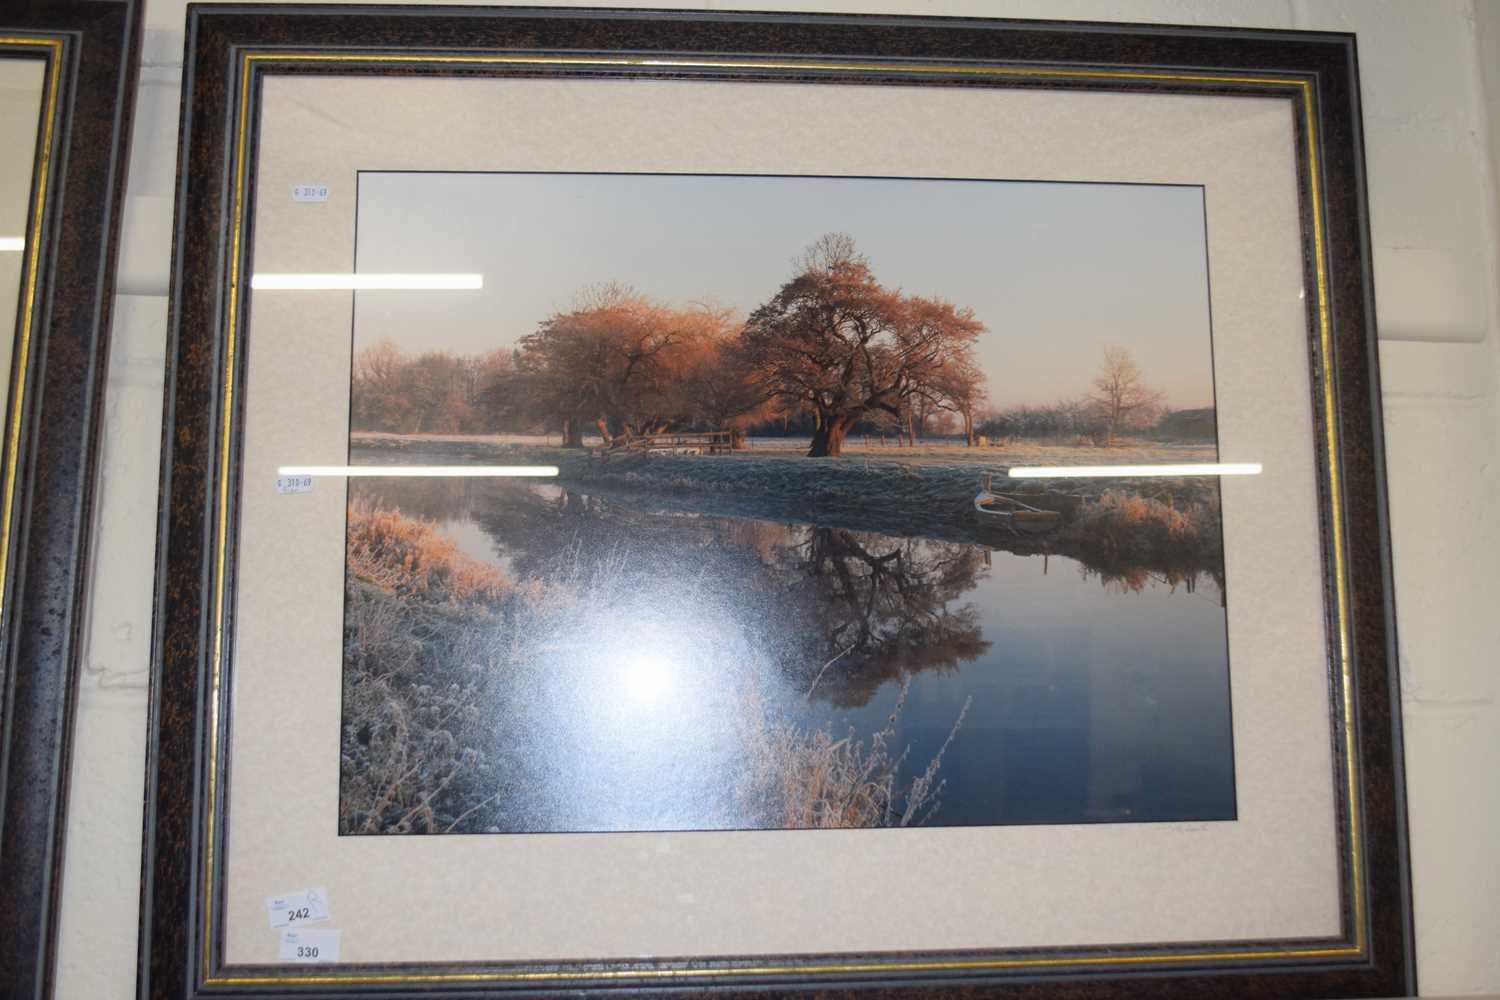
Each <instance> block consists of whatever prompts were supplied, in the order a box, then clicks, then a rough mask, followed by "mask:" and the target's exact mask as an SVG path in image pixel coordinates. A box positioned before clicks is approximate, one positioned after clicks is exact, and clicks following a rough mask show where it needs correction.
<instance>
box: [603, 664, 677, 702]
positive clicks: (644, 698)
mask: <svg viewBox="0 0 1500 1000" xmlns="http://www.w3.org/2000/svg"><path fill="white" fill-rule="evenodd" d="M617 682H618V684H619V687H620V690H621V692H622V693H623V694H624V695H625V697H626V698H628V699H629V700H630V702H631V703H632V704H634V705H637V706H641V707H644V708H654V707H655V706H656V704H657V703H658V702H660V701H662V700H664V699H666V698H668V697H670V696H671V694H672V689H673V687H674V686H675V685H674V683H673V670H672V666H671V664H669V663H668V662H667V661H666V660H664V659H662V658H660V657H658V656H651V655H649V654H646V655H642V654H637V655H634V656H631V657H628V658H627V659H626V660H625V662H624V663H622V664H621V665H620V673H619V676H618V679H617Z"/></svg>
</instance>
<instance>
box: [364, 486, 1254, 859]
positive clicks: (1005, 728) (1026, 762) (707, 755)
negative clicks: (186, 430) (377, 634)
mask: <svg viewBox="0 0 1500 1000" xmlns="http://www.w3.org/2000/svg"><path fill="white" fill-rule="evenodd" d="M350 488H351V496H354V497H366V498H371V499H376V500H378V501H379V502H380V504H381V505H382V506H396V507H399V508H400V509H401V510H402V511H403V512H404V513H406V514H408V515H419V516H423V517H427V518H430V519H432V520H434V521H436V522H437V523H438V524H439V525H440V526H441V529H442V531H443V533H444V534H445V535H446V536H447V537H449V538H450V539H452V540H453V541H454V542H455V543H456V544H457V545H458V547H459V548H460V549H461V550H462V551H463V552H465V553H466V554H468V555H470V556H473V557H474V558H477V559H482V560H484V561H486V562H488V563H490V564H492V565H497V566H500V567H502V568H503V569H504V570H505V572H506V573H507V574H508V575H509V576H510V577H511V578H512V579H514V580H531V579H536V580H540V581H542V582H543V583H544V584H545V586H546V587H547V588H550V589H549V590H548V591H547V593H548V594H549V595H551V596H550V597H549V598H548V599H544V600H540V601H538V602H536V603H535V605H534V606H528V607H527V609H526V610H525V611H524V612H520V611H518V612H514V613H511V614H510V616H509V617H508V618H506V620H505V621H504V622H502V623H500V624H497V625H496V630H497V640H499V641H504V642H507V643H511V644H512V645H511V647H509V648H511V649H512V654H511V659H510V661H509V665H508V666H507V668H506V669H505V671H504V675H505V676H504V677H503V678H497V679H495V680H494V681H493V682H492V683H490V684H489V685H488V686H487V687H486V688H485V694H484V700H483V704H482V706H481V711H482V712H483V713H484V714H485V718H486V722H487V724H489V725H492V727H493V733H494V739H493V745H492V746H489V747H486V748H484V749H483V750H482V752H483V753H484V754H486V755H487V756H488V757H489V759H490V761H491V762H492V763H493V765H494V772H495V773H496V775H498V777H497V779H496V780H497V781H498V782H499V786H500V787H499V791H498V793H497V795H496V803H495V805H494V806H493V808H492V809H491V814H490V815H488V816H487V817H486V818H485V819H484V822H483V823H482V824H481V825H480V826H479V827H478V828H479V829H487V830H498V831H502V832H511V831H600V830H664V829H735V828H745V827H766V826H779V825H784V823H783V822H782V821H779V820H778V816H781V815H784V811H778V810H782V807H781V806H779V805H778V806H775V807H770V806H767V802H769V801H771V800H772V799H775V800H776V801H777V802H780V801H781V799H779V798H777V796H778V795H780V794H781V793H780V792H779V791H777V789H776V788H775V787H774V786H775V784H776V782H778V781H782V780H785V779H784V774H783V771H784V769H785V767H786V761H787V760H788V759H790V758H789V757H788V756H787V754H788V751H787V749H786V748H787V747H788V746H791V745H794V744H795V745H797V746H802V745H804V744H799V743H796V740H797V739H801V740H804V741H806V740H808V739H811V738H812V734H815V733H817V731H818V730H820V729H822V730H826V733H827V736H826V739H825V740H824V742H823V744H822V745H823V746H824V747H829V746H831V747H832V750H831V752H833V753H835V754H837V753H838V752H840V751H841V750H845V749H847V748H848V745H846V744H840V742H839V741H841V740H845V739H847V740H849V744H857V745H858V746H859V747H860V748H861V752H868V751H870V750H871V749H872V741H874V740H876V738H877V734H878V733H880V732H881V731H882V730H885V731H886V736H885V737H884V740H885V742H886V744H887V745H886V751H887V752H888V757H889V763H890V765H891V770H892V774H893V788H894V790H895V792H896V797H899V796H900V795H901V794H903V790H904V789H909V788H910V786H911V785H912V783H913V782H914V781H917V780H918V779H919V778H920V777H921V776H922V775H923V773H924V771H928V769H929V767H930V765H932V762H933V760H934V758H935V757H937V756H938V754H939V753H940V751H941V759H940V762H939V766H937V767H936V768H935V769H933V770H932V772H931V773H932V774H935V775H936V778H937V780H939V781H941V788H940V789H937V790H936V791H935V793H934V795H933V796H932V805H933V806H935V808H933V809H932V810H931V812H930V815H927V816H926V823H927V825H936V826H944V825H988V824H1014V823H1082V822H1100V821H1113V822H1122V821H1141V820H1216V819H1232V818H1234V815H1235V797H1234V778H1233V754H1232V744H1231V736H1230V717H1229V689H1228V653H1227V645H1226V637H1225V618H1224V610H1223V607H1222V598H1221V592H1220V589H1219V587H1218V585H1217V584H1216V583H1215V582H1214V581H1213V580H1211V579H1209V578H1207V577H1206V576H1205V577H1203V578H1200V579H1197V580H1193V579H1191V578H1189V579H1182V578H1175V577H1174V578H1169V577H1168V576H1167V575H1166V574H1156V573H1151V572H1150V571H1147V570H1141V569H1138V568H1137V570H1136V571H1134V572H1122V573H1120V574H1117V575H1115V576H1113V577H1110V578H1105V577H1101V576H1100V575H1099V574H1097V573H1094V572H1092V571H1089V570H1086V569H1084V567H1083V566H1081V565H1080V564H1079V563H1077V562H1075V561H1074V560H1071V559H1066V558H1062V557H1059V556H1055V555H1054V556H1050V557H1043V556H1041V555H1017V554H1012V553H1009V552H1005V551H1000V550H996V549H993V548H991V547H990V546H988V545H979V544H963V543H958V542H953V541H936V540H929V539H910V538H896V537H892V536H888V535H879V534H874V533H869V532H857V531H848V530H844V529H838V528H828V527H813V526H809V525H802V524H785V523H780V522H773V521H759V520H755V519H751V518H738V517H718V516H705V515H695V514H684V513H680V512H678V513H665V512H660V511H653V510H650V509H643V506H645V505H643V504H641V503H639V502H632V501H631V499H629V498H621V497H609V498H605V497H598V496H589V495H585V494H582V493H578V492H574V491H569V490H566V489H563V488H561V487H558V486H555V485H527V484H520V483H507V482H453V481H447V482H442V481H436V482H425V483H424V482H422V481H411V480H408V481H394V480H366V481H362V482H358V483H352V484H351V487H350ZM903 690H904V691H905V695H904V701H902V698H903ZM898 702H901V704H900V707H899V711H896V709H897V706H898ZM966 704H967V706H968V708H967V711H965V706H966ZM893 713H894V715H893ZM961 716H962V724H961V725H959V726H957V728H956V729H955V725H956V723H957V722H958V720H959V719H960V717H961ZM789 734H799V735H797V736H796V737H795V738H794V737H793V736H792V735H789ZM950 737H951V740H950ZM778 741H779V742H778ZM945 742H946V743H947V747H946V749H944V746H945ZM806 745H810V744H806ZM768 761H774V762H776V763H775V766H774V767H772V766H771V765H769V764H768V763H767V762H768ZM776 768H782V770H781V771H778V770H776ZM805 777H806V775H803V778H805ZM799 780H801V779H799ZM747 789H750V791H748V792H747Z"/></svg>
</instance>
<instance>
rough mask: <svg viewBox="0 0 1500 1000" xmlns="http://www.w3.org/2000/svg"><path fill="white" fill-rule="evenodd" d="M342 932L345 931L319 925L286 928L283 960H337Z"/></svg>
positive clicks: (283, 940)
mask: <svg viewBox="0 0 1500 1000" xmlns="http://www.w3.org/2000/svg"><path fill="white" fill-rule="evenodd" d="M341 933H343V932H342V931H330V930H325V929H323V928H318V927H302V928H299V929H297V930H284V931H282V932H281V960H282V961H283V962H337V961H338V960H339V935H340V934H341Z"/></svg>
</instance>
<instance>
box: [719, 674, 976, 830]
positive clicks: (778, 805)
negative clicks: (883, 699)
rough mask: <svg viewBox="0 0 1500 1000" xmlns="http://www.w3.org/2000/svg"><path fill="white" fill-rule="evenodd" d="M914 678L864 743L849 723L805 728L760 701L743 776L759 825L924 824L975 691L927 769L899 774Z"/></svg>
mask: <svg viewBox="0 0 1500 1000" xmlns="http://www.w3.org/2000/svg"><path fill="white" fill-rule="evenodd" d="M910 688H911V681H910V680H909V679H908V680H905V681H903V683H902V685H901V693H900V694H899V695H898V696H897V699H896V705H895V707H894V708H892V709H891V714H890V716H889V717H888V718H887V720H886V724H885V726H884V727H883V728H881V729H880V731H879V732H877V733H875V734H874V735H873V736H871V737H870V741H869V743H868V744H866V743H865V742H864V741H863V740H861V739H858V738H857V737H856V735H855V732H854V730H853V729H852V728H851V729H850V730H849V731H848V732H847V733H846V734H845V735H844V736H842V737H837V738H835V737H834V735H833V731H832V729H831V728H829V727H827V726H824V727H822V728H816V729H803V728H801V727H798V726H796V725H793V724H791V723H789V722H786V721H783V720H780V719H776V718H772V717H769V716H768V715H767V713H766V712H765V711H764V709H763V708H762V707H761V706H759V705H751V706H749V710H748V711H747V714H746V720H747V725H746V729H747V732H745V733H744V734H743V737H742V738H744V739H745V742H746V745H747V746H750V747H751V748H753V749H752V751H751V753H750V756H749V764H748V767H747V769H746V772H745V775H744V777H743V778H742V780H741V786H740V798H741V803H742V808H743V809H744V810H745V811H746V812H747V814H748V815H749V816H751V817H752V818H753V821H754V822H755V823H756V825H760V826H764V827H769V828H773V829H789V830H814V829H838V828H854V827H891V826H919V825H921V824H922V823H924V822H926V821H927V820H928V819H930V818H931V817H932V815H933V814H934V813H936V812H937V810H938V807H939V806H940V805H941V804H942V791H943V782H942V781H941V780H940V779H939V778H938V770H939V768H940V767H941V766H942V760H943V755H944V754H945V753H947V751H948V747H949V746H950V745H951V744H952V742H953V739H954V737H955V736H957V735H958V731H959V729H960V728H961V727H962V726H963V721H964V717H965V716H966V715H967V714H968V711H969V704H970V701H972V699H968V700H965V702H964V705H963V708H962V710H960V712H959V714H958V718H957V719H956V720H955V721H954V723H953V728H952V729H950V730H949V732H948V738H947V739H946V740H944V742H943V745H942V747H941V748H940V749H939V750H938V752H937V754H936V755H934V756H933V758H932V759H931V761H929V762H928V764H927V766H926V768H924V769H923V771H922V773H921V774H919V775H918V776H917V777H916V778H915V779H913V780H912V781H911V782H910V783H909V784H906V785H905V786H903V785H901V784H900V783H899V782H898V777H899V775H900V772H901V769H902V766H903V765H904V764H905V762H906V758H907V755H908V753H909V752H910V748H907V749H903V750H902V751H901V752H900V753H896V752H895V751H894V748H893V742H894V740H895V738H896V732H897V724H898V722H899V721H900V717H901V711H902V709H903V708H904V707H905V705H906V696H907V693H908V692H909V690H910Z"/></svg>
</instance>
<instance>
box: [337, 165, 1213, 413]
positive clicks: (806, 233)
mask: <svg viewBox="0 0 1500 1000" xmlns="http://www.w3.org/2000/svg"><path fill="white" fill-rule="evenodd" d="M828 232H843V233H848V234H849V235H850V236H852V237H853V238H854V241H855V244H856V245H857V246H858V248H859V250H860V251H861V252H862V253H863V254H864V255H865V256H866V257H867V258H868V259H869V261H870V265H871V267H872V269H873V271H874V273H875V276H876V278H877V279H878V280H880V281H881V282H882V283H883V284H885V285H887V286H894V287H899V288H901V289H902V290H904V291H905V292H907V293H909V294H917V295H925V296H931V297H938V298H944V299H947V300H949V301H951V302H953V303H955V304H958V305H966V306H970V307H972V308H973V309H974V312H975V314H976V315H977V316H978V317H979V319H980V320H981V321H982V322H983V323H984V324H985V325H986V326H987V327H988V331H987V332H986V333H984V334H983V335H982V336H981V337H980V341H979V344H978V346H977V354H978V357H979V360H980V363H981V364H982V365H983V367H984V370H985V372H986V374H987V375H988V377H989V391H990V401H989V405H990V406H992V407H996V408H1004V407H1006V406H1011V405H1015V404H1018V403H1046V402H1051V401H1053V400H1056V399H1058V398H1062V397H1073V396H1078V395H1082V394H1083V393H1085V392H1087V391H1088V390H1089V387H1090V385H1089V384H1090V381H1091V379H1092V378H1093V376H1094V374H1095V373H1096V371H1097V369H1098V365H1099V361H1100V357H1101V354H1102V349H1103V347H1104V345H1105V344H1108V343H1118V344H1122V345H1124V346H1126V347H1128V348H1130V349H1131V351H1133V352H1134V354H1135V358H1136V361H1137V363H1138V364H1139V365H1140V367H1141V369H1142V371H1143V372H1144V373H1145V374H1146V376H1147V381H1148V382H1149V383H1150V384H1152V385H1153V386H1155V387H1157V388H1160V389H1163V390H1165V391H1166V393H1167V396H1168V401H1169V403H1170V405H1172V406H1174V407H1179V408H1181V407H1197V406H1207V405H1209V404H1211V403H1212V401H1213V377H1212V369H1211V347H1210V340H1209V318H1208V277H1207V270H1206V262H1205V259H1204V219H1203V198H1202V191H1201V189H1199V188H1197V187H1168V186H1138V185H1115V184H1043V183H1035V182H1010V181H927V180H904V179H872V178H830V177H735V176H707V177H706V176H674V175H631V174H611V175H590V174H441V173H362V174H361V175H360V186H359V235H358V241H357V243H358V245H357V269H358V270H359V271H362V272H382V271H462V272H469V271H477V272H480V273H482V274H483V275H484V288H483V289H482V290H480V291H462V292H359V293H357V295H356V308H355V348H356V350H357V349H360V348H363V347H364V346H367V345H368V344H371V343H373V342H374V341H376V340H378V339H380V338H382V337H389V338H390V339H392V340H393V341H395V342H396V343H397V344H398V345H399V346H400V347H401V348H402V349H403V350H406V351H422V350H444V351H454V352H458V353H465V354H467V353H475V352H479V351H488V350H493V349H495V348H497V347H509V346H510V345H512V344H514V343H515V342H516V340H518V339H519V338H520V337H522V336H524V335H526V334H527V333H529V332H531V331H532V330H534V329H535V328H536V326H537V324H538V323H539V322H541V321H542V320H543V319H545V318H546V317H547V316H548V315H550V314H552V313H554V312H556V311H559V310H563V309H566V308H568V307H569V305H570V304H571V303H572V301H573V299H574V296H575V294H576V293H577V291H578V290H579V289H580V288H583V287H584V286H587V285H590V284H595V283H599V282H604V281H616V282H621V283H623V284H628V285H632V286H634V287H635V288H636V289H637V290H639V291H640V292H643V293H645V294H647V295H650V296H652V297H654V298H657V299H662V300H666V301H669V302H674V303H684V302H689V301H701V300H711V301H714V302H717V303H720V304H722V305H727V306H731V307H734V308H736V309H739V310H740V311H742V312H744V313H748V312H749V311H750V310H752V309H754V308H755V307H756V306H758V305H760V304H761V303H763V302H765V301H766V300H767V299H769V298H770V297H771V296H772V295H774V294H775V293H776V290H777V289H778V288H780V286H781V284H782V283H783V282H785V281H786V280H787V279H788V278H790V277H791V275H792V272H793V261H794V260H795V259H796V258H798V257H799V256H800V255H801V252H802V250H803V249H804V248H805V247H806V246H807V245H808V244H810V243H812V242H813V241H814V240H816V239H817V238H818V237H819V236H821V235H823V234H824V233H828Z"/></svg>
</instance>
